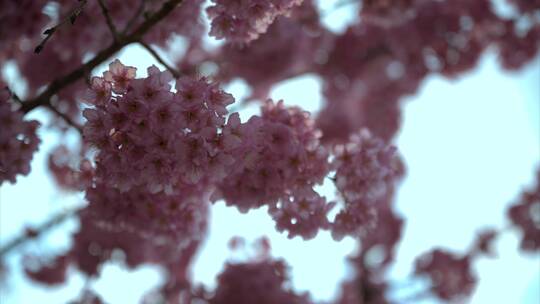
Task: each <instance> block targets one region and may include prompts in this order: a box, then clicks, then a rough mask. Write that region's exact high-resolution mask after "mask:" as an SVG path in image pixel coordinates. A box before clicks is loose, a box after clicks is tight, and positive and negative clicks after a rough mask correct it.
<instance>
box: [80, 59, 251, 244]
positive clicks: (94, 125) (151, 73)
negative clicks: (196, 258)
mask: <svg viewBox="0 0 540 304" xmlns="http://www.w3.org/2000/svg"><path fill="white" fill-rule="evenodd" d="M135 76H136V75H135V69H134V68H131V67H126V66H124V65H123V64H122V63H120V61H118V60H116V61H114V62H112V63H111V64H110V67H109V70H108V71H106V72H105V73H104V74H103V77H94V78H93V79H92V81H91V89H90V90H89V92H88V94H87V102H88V103H90V104H91V105H93V107H92V108H88V109H85V110H84V111H83V115H84V116H85V118H86V119H87V122H86V124H85V125H84V129H83V134H84V140H85V141H86V142H87V143H89V144H91V145H93V146H94V147H96V148H97V149H98V151H97V155H96V156H95V163H96V164H95V167H96V168H95V175H94V180H93V184H92V185H91V187H89V188H88V189H87V192H86V198H87V199H88V201H89V203H90V204H89V207H88V213H89V217H92V218H93V219H94V220H95V221H96V224H98V225H100V226H101V227H102V228H104V229H106V230H110V231H128V232H132V233H134V234H136V235H138V236H140V237H144V238H147V239H151V240H152V241H153V242H155V243H157V244H162V243H166V242H174V243H175V244H176V245H178V246H184V245H186V246H187V245H188V244H190V243H192V242H193V241H195V240H200V239H201V238H202V236H203V233H204V227H205V223H206V217H207V214H208V205H207V204H208V201H209V195H210V193H211V191H212V188H213V185H214V184H215V183H216V182H219V181H221V180H222V179H223V178H224V177H225V176H226V173H227V172H228V171H229V170H230V167H231V165H232V164H233V161H234V158H233V152H234V151H235V150H234V149H237V148H238V147H241V146H242V145H243V143H242V142H241V140H240V138H239V137H238V136H237V135H236V133H235V132H236V131H235V128H236V127H238V126H239V124H240V122H239V119H238V114H235V115H232V116H231V118H229V121H228V122H227V124H225V120H226V118H225V115H226V114H227V113H228V112H227V110H226V106H227V105H229V104H231V103H232V102H233V101H234V100H233V98H232V96H231V95H229V94H227V93H225V92H223V91H221V90H220V89H219V87H218V86H217V84H211V83H209V82H208V81H207V80H206V79H204V78H201V79H191V78H183V79H180V80H178V81H177V82H176V92H171V85H170V82H171V81H172V77H171V75H170V73H168V72H160V71H159V70H158V69H157V68H156V67H151V68H149V69H148V77H147V78H141V79H135Z"/></svg>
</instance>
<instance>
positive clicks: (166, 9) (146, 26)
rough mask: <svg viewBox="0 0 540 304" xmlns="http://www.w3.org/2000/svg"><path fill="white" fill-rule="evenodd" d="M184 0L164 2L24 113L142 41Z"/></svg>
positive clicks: (58, 81)
mask: <svg viewBox="0 0 540 304" xmlns="http://www.w3.org/2000/svg"><path fill="white" fill-rule="evenodd" d="M182 1H183V0H168V1H167V2H165V3H164V4H163V6H162V7H161V9H159V11H157V12H156V13H155V14H152V15H150V16H149V17H148V19H146V20H145V21H144V22H143V23H142V24H141V25H140V26H139V27H137V28H136V29H135V30H134V31H133V32H132V33H131V34H129V35H126V36H125V37H121V39H120V40H119V41H115V42H113V43H112V44H111V45H110V46H109V47H108V48H106V49H104V50H102V51H101V52H99V53H97V54H96V56H94V58H92V59H90V61H88V62H87V63H85V64H83V65H81V66H79V67H78V68H77V69H75V70H73V71H72V72H71V73H69V74H67V75H64V76H62V77H60V78H57V79H55V80H54V81H53V82H51V84H50V85H49V86H48V87H47V89H45V91H43V92H42V93H41V94H39V95H38V96H37V97H36V98H34V99H32V100H29V101H27V102H25V103H24V104H23V106H22V108H21V110H22V111H23V112H24V113H28V112H30V111H32V110H33V109H35V108H37V107H39V106H44V105H47V104H49V103H50V100H51V97H53V96H54V95H55V94H56V93H57V92H58V91H60V90H61V89H63V88H65V87H66V86H68V85H70V84H72V83H74V82H75V81H77V80H79V79H81V78H82V77H83V76H84V75H85V74H86V71H91V70H92V69H94V68H95V67H96V66H98V65H100V64H101V63H103V62H104V61H105V60H107V59H109V57H111V56H112V55H114V54H115V53H116V52H118V51H120V50H121V49H122V48H124V47H125V46H126V45H128V44H131V43H134V42H137V41H140V40H141V38H142V36H143V35H144V34H146V32H148V31H149V30H150V29H151V28H152V27H153V26H154V25H156V24H157V23H158V22H159V21H160V20H161V19H163V18H165V17H166V16H167V15H169V13H170V12H171V11H172V10H173V9H174V8H175V7H176V6H177V5H178V4H180V3H181V2H182Z"/></svg>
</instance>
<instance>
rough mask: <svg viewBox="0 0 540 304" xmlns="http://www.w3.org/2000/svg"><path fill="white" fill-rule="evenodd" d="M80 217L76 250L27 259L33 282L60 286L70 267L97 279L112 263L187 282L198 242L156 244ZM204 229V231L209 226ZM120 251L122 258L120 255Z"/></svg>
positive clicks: (89, 216)
mask: <svg viewBox="0 0 540 304" xmlns="http://www.w3.org/2000/svg"><path fill="white" fill-rule="evenodd" d="M78 215H79V219H80V228H79V231H78V232H76V233H75V234H74V235H73V237H72V239H73V246H72V247H71V249H70V250H69V251H67V252H66V253H64V254H61V255H59V256H57V257H56V258H54V259H52V260H51V261H50V262H46V261H44V259H43V258H38V257H27V258H26V260H25V272H26V273H27V275H28V276H29V277H30V278H31V279H33V280H35V281H38V282H41V283H45V284H48V285H54V284H60V283H62V282H64V281H65V279H66V270H67V268H68V267H69V266H70V265H73V266H76V267H77V268H78V269H79V270H80V271H82V272H83V273H84V274H86V275H87V276H97V275H98V274H99V272H100V268H101V266H102V265H103V264H104V263H106V262H108V261H110V260H116V261H117V262H123V263H125V265H127V266H128V267H129V268H135V267H137V266H139V265H141V264H143V263H152V264H157V265H160V266H162V267H163V268H164V269H165V270H166V271H167V272H168V273H170V276H172V277H174V278H175V279H176V280H185V279H187V271H188V267H189V264H190V263H189V262H190V261H191V259H192V258H193V256H194V254H195V252H196V249H197V248H198V246H199V244H200V242H199V241H192V242H191V243H189V244H188V245H185V244H184V245H181V244H178V243H175V242H168V243H163V244H157V243H156V242H155V241H153V240H151V239H148V238H144V237H141V236H140V235H139V234H137V233H133V232H130V231H127V230H123V231H112V230H110V229H104V228H103V227H102V226H101V225H100V224H98V223H96V220H95V218H94V216H93V215H92V214H91V211H89V210H88V209H85V210H82V211H81V212H80V213H79V214H78ZM202 225H203V226H204V229H205V227H206V222H204V223H203V224H202ZM119 251H120V252H122V253H123V254H118V252H119Z"/></svg>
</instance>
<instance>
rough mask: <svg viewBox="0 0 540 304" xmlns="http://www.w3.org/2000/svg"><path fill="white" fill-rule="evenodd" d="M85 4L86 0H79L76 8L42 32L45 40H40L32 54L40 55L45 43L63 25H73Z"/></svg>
mask: <svg viewBox="0 0 540 304" xmlns="http://www.w3.org/2000/svg"><path fill="white" fill-rule="evenodd" d="M86 2H88V0H80V1H79V4H78V5H77V7H75V8H74V9H73V10H72V11H71V12H70V13H69V14H68V15H67V16H66V17H65V18H64V19H62V20H61V21H60V22H59V23H58V24H57V25H55V26H53V27H51V28H48V29H46V30H45V31H44V32H43V35H46V36H45V38H43V40H41V42H40V44H39V45H38V46H36V48H35V49H34V53H40V52H41V51H42V50H43V48H44V47H45V44H46V43H47V41H49V39H51V37H52V36H53V34H54V33H55V32H56V30H57V29H58V28H60V27H61V26H63V25H64V24H66V23H67V22H68V21H69V22H70V23H71V24H72V25H73V24H74V23H75V20H77V17H79V15H80V14H81V13H82V11H83V9H84V6H85V5H86Z"/></svg>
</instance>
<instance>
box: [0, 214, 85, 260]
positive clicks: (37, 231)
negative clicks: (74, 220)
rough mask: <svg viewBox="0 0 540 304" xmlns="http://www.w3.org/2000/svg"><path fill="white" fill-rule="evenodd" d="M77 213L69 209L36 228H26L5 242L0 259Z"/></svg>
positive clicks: (0, 251)
mask: <svg viewBox="0 0 540 304" xmlns="http://www.w3.org/2000/svg"><path fill="white" fill-rule="evenodd" d="M78 211H79V209H69V210H66V211H63V212H61V213H58V214H56V215H54V216H53V217H51V218H49V219H48V220H47V221H46V222H44V223H43V224H41V225H39V226H38V227H37V228H27V229H26V230H25V231H24V233H22V234H21V235H19V236H17V237H15V238H14V239H13V240H11V241H9V242H7V244H5V245H4V246H2V247H1V248H0V259H3V258H4V255H6V254H7V253H9V252H10V251H12V250H14V249H16V248H17V247H19V246H21V245H23V244H24V243H26V242H28V241H30V240H34V239H37V238H38V237H40V236H41V235H42V234H43V233H45V232H47V231H49V230H50V229H52V228H54V227H56V226H58V225H60V224H62V223H63V222H65V221H66V220H67V219H68V218H71V217H72V216H74V215H75V214H77V212H78Z"/></svg>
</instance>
